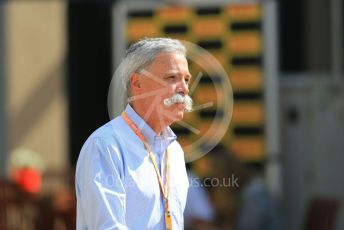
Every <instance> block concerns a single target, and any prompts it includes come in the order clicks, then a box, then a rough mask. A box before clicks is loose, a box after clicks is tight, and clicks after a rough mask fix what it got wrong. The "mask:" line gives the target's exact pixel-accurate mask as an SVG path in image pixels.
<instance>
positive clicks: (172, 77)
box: [167, 75, 176, 80]
mask: <svg viewBox="0 0 344 230" xmlns="http://www.w3.org/2000/svg"><path fill="white" fill-rule="evenodd" d="M175 78H176V76H174V75H173V76H168V77H167V79H171V80H173V79H175Z"/></svg>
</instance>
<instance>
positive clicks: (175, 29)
mask: <svg viewBox="0 0 344 230" xmlns="http://www.w3.org/2000/svg"><path fill="white" fill-rule="evenodd" d="M187 31H188V28H187V27H186V25H169V26H165V28H164V32H165V33H166V34H184V33H187Z"/></svg>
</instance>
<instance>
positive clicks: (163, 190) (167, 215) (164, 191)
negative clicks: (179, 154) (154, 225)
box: [122, 112, 172, 229]
mask: <svg viewBox="0 0 344 230" xmlns="http://www.w3.org/2000/svg"><path fill="white" fill-rule="evenodd" d="M122 118H123V119H124V121H125V122H126V123H127V124H128V125H129V127H130V128H131V129H132V130H133V131H134V133H135V134H136V135H137V136H138V137H139V138H140V140H141V141H142V142H143V144H144V146H145V148H146V150H147V151H148V154H149V157H150V159H151V161H152V164H153V166H154V170H155V173H156V176H157V178H158V181H159V187H160V190H161V193H162V195H163V198H164V209H165V221H166V229H172V221H171V213H170V208H169V202H168V196H169V191H170V163H169V155H170V154H169V151H168V149H167V150H166V183H165V185H164V184H163V180H162V177H161V175H160V172H159V169H158V165H157V163H156V160H155V157H154V154H153V152H152V149H151V148H150V146H149V144H148V143H147V141H146V139H145V138H144V136H143V135H142V133H141V132H140V130H139V129H138V128H137V126H136V125H135V124H134V122H133V121H132V120H131V119H130V118H129V117H128V115H127V114H126V113H125V112H122Z"/></svg>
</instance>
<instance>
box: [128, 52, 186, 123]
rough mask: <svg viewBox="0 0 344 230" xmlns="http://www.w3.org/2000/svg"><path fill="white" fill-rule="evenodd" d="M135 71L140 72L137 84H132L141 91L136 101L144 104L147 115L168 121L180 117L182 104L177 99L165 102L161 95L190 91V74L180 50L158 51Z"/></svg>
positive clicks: (184, 93)
mask: <svg viewBox="0 0 344 230" xmlns="http://www.w3.org/2000/svg"><path fill="white" fill-rule="evenodd" d="M138 75H141V76H138V77H137V80H138V82H139V86H140V87H135V89H136V90H134V91H136V92H135V93H134V94H135V95H136V96H139V95H141V96H139V97H141V99H137V103H140V104H141V105H144V106H145V108H147V116H154V119H159V120H160V122H164V123H165V124H167V125H169V124H171V123H172V122H175V121H179V120H181V119H182V118H183V115H184V110H185V104H184V103H176V104H173V105H172V106H170V107H167V106H166V105H164V99H167V98H170V97H171V96H173V95H174V94H176V93H178V94H181V95H183V96H185V95H187V94H188V93H189V88H188V83H189V81H190V78H191V74H190V72H189V68H188V62H187V60H186V58H185V57H184V56H183V55H182V54H179V53H162V54H158V55H157V56H156V57H155V58H154V60H153V62H152V63H151V64H150V65H149V66H148V67H146V68H145V69H144V70H142V71H140V73H139V74H138ZM139 97H138V98H139ZM150 111H152V112H151V114H149V113H150Z"/></svg>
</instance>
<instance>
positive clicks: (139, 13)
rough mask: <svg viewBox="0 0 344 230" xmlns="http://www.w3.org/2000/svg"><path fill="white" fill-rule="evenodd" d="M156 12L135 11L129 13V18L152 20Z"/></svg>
mask: <svg viewBox="0 0 344 230" xmlns="http://www.w3.org/2000/svg"><path fill="white" fill-rule="evenodd" d="M153 14H154V12H153V11H152V10H135V11H130V12H128V17H129V18H152V17H153Z"/></svg>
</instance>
